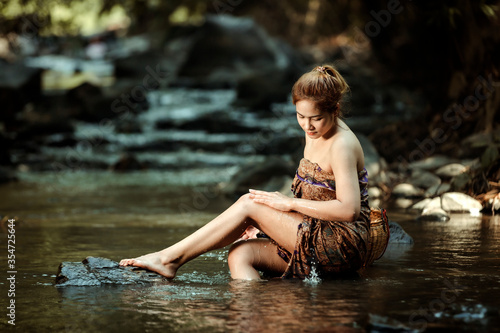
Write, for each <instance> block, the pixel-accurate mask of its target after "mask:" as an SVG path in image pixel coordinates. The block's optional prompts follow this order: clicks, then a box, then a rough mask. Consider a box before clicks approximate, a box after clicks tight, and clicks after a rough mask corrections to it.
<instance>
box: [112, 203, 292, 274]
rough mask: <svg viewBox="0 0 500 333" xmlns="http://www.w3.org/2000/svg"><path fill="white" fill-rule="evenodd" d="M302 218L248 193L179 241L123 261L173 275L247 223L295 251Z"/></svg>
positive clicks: (236, 235) (235, 234) (236, 234)
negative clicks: (257, 199)
mask: <svg viewBox="0 0 500 333" xmlns="http://www.w3.org/2000/svg"><path fill="white" fill-rule="evenodd" d="M301 222H302V215H301V214H299V213H292V212H282V211H278V210H275V209H273V208H271V207H269V206H266V205H264V204H259V203H255V202H254V201H253V200H252V199H250V197H249V195H248V194H246V195H244V196H242V197H241V198H240V199H239V200H238V201H236V202H235V203H234V204H233V205H232V206H231V207H229V208H228V209H227V210H225V211H224V212H223V213H222V214H220V215H219V216H217V217H216V218H215V219H213V220H212V221H210V222H209V223H207V224H206V225H204V226H203V227H201V228H200V229H198V230H197V231H195V232H194V233H193V234H191V235H189V236H188V237H186V238H184V239H183V240H181V241H179V242H178V243H176V244H174V245H172V246H170V247H168V248H166V249H164V250H162V251H159V252H155V253H151V254H148V255H145V256H142V257H139V258H136V259H123V260H122V261H121V262H120V265H122V266H137V267H142V268H146V269H149V270H152V271H155V272H157V273H159V274H161V275H164V276H166V277H168V278H173V277H175V273H176V272H177V269H178V268H179V267H180V266H182V265H183V264H185V263H186V262H188V261H189V260H191V259H194V258H196V257H197V256H199V255H201V254H203V253H206V252H208V251H211V250H215V249H219V248H222V247H224V246H227V245H229V244H231V243H233V242H234V241H236V240H237V239H238V238H239V237H240V235H241V234H242V233H243V232H244V231H245V229H246V228H247V226H248V225H253V226H255V227H256V228H258V229H260V230H262V231H263V232H264V233H266V234H267V235H269V236H270V237H271V238H273V240H275V241H276V242H277V243H278V244H280V245H281V246H282V247H284V248H285V249H287V250H288V251H290V252H293V250H294V247H295V242H296V240H297V228H298V225H299V224H300V223H301ZM276 256H277V255H276Z"/></svg>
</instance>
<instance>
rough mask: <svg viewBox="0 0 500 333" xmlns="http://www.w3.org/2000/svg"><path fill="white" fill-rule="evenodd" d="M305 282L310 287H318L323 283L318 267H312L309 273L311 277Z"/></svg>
mask: <svg viewBox="0 0 500 333" xmlns="http://www.w3.org/2000/svg"><path fill="white" fill-rule="evenodd" d="M304 282H305V283H307V284H309V285H318V284H320V283H321V278H320V277H319V274H318V270H317V269H316V265H312V266H311V272H309V275H308V276H307V277H306V278H305V279H304Z"/></svg>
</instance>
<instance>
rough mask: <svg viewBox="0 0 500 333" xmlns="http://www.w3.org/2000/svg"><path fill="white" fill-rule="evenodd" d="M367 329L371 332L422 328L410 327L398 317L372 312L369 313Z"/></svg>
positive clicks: (404, 330) (410, 330)
mask: <svg viewBox="0 0 500 333" xmlns="http://www.w3.org/2000/svg"><path fill="white" fill-rule="evenodd" d="M367 329H368V331H369V332H414V333H418V332H420V330H418V329H414V328H411V327H408V326H406V325H404V324H403V323H402V322H400V321H397V320H396V319H392V318H389V317H385V316H379V315H375V314H371V313H370V314H369V319H368V325H367Z"/></svg>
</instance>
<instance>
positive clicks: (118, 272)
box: [56, 257, 166, 287]
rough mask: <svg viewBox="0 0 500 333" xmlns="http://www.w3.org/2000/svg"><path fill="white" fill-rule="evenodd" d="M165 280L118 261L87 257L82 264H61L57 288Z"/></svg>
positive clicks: (152, 273) (146, 282)
mask: <svg viewBox="0 0 500 333" xmlns="http://www.w3.org/2000/svg"><path fill="white" fill-rule="evenodd" d="M165 280H166V279H165V278H164V277H162V276H161V275H159V274H156V273H154V272H151V271H147V270H144V269H137V268H134V267H121V266H120V265H119V264H118V263H117V262H116V261H113V260H110V259H107V258H98V257H87V258H86V259H84V260H83V261H82V262H63V263H61V264H60V265H59V270H58V273H57V276H56V286H58V287H65V286H100V285H105V284H111V285H127V284H149V283H155V282H161V281H165Z"/></svg>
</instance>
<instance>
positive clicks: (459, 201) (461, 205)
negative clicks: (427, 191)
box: [441, 192, 483, 214]
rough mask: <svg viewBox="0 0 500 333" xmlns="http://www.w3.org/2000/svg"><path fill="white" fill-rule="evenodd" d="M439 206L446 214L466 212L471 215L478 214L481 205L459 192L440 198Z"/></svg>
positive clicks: (481, 207) (446, 194)
mask: <svg viewBox="0 0 500 333" xmlns="http://www.w3.org/2000/svg"><path fill="white" fill-rule="evenodd" d="M441 205H442V207H443V209H444V210H446V211H447V212H453V213H455V212H468V213H471V214H478V213H479V212H480V211H481V209H483V206H482V205H481V203H480V202H479V201H478V200H476V199H474V198H472V197H471V196H468V195H467V194H464V193H460V192H450V193H445V194H443V195H442V196H441Z"/></svg>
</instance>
